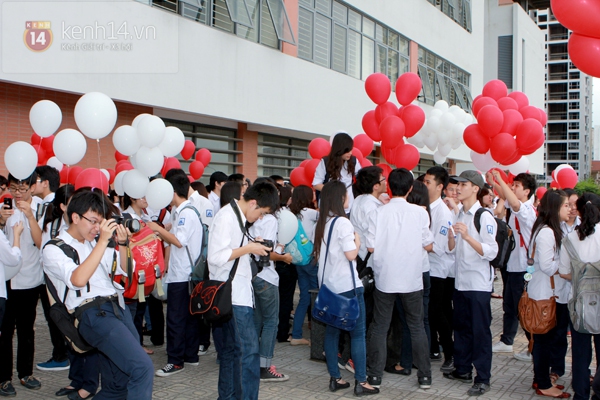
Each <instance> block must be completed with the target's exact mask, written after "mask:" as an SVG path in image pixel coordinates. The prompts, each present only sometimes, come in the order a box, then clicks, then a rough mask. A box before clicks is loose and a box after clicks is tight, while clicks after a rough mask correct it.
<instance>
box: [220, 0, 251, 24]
mask: <svg viewBox="0 0 600 400" xmlns="http://www.w3.org/2000/svg"><path fill="white" fill-rule="evenodd" d="M225 2H226V3H227V10H228V11H229V17H230V18H231V20H232V21H233V22H236V23H238V24H240V25H244V26H247V27H249V28H253V27H254V24H253V23H252V19H251V18H250V12H249V11H248V6H247V5H246V1H245V0H225Z"/></svg>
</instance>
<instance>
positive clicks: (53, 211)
mask: <svg viewBox="0 0 600 400" xmlns="http://www.w3.org/2000/svg"><path fill="white" fill-rule="evenodd" d="M74 191H75V186H73V185H69V184H67V185H64V186H61V187H59V188H58V190H57V191H56V193H54V200H52V202H51V203H50V204H48V207H46V214H45V215H44V222H42V226H43V227H44V232H47V231H48V225H49V224H50V223H51V222H52V221H54V220H55V219H59V218H62V216H63V214H64V212H63V210H62V208H60V205H61V204H64V205H65V206H66V205H67V203H68V202H69V199H70V198H71V196H72V195H73V192H74Z"/></svg>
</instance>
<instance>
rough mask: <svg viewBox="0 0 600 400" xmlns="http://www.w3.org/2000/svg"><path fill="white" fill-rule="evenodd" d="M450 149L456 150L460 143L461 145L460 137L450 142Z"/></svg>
mask: <svg viewBox="0 0 600 400" xmlns="http://www.w3.org/2000/svg"><path fill="white" fill-rule="evenodd" d="M451 145H452V150H456V149H458V148H459V147H460V146H461V145H462V139H461V138H459V139H456V140H455V141H454V142H452V144H451Z"/></svg>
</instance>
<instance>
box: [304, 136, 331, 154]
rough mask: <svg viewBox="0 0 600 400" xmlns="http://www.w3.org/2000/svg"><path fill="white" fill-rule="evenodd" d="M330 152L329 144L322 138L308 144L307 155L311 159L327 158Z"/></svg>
mask: <svg viewBox="0 0 600 400" xmlns="http://www.w3.org/2000/svg"><path fill="white" fill-rule="evenodd" d="M330 151H331V143H329V142H328V141H327V140H325V139H323V138H316V139H313V140H311V141H310V143H309V144H308V154H310V156H311V157H312V158H315V159H321V158H323V157H327V156H328V155H329V152H330Z"/></svg>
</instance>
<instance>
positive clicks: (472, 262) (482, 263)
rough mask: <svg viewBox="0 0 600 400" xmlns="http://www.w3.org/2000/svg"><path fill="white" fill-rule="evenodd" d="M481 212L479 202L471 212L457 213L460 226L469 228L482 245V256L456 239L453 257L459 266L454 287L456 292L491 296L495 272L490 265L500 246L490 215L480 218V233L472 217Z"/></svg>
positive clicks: (486, 214) (470, 232)
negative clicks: (470, 292) (463, 225)
mask: <svg viewBox="0 0 600 400" xmlns="http://www.w3.org/2000/svg"><path fill="white" fill-rule="evenodd" d="M479 208H481V204H479V202H478V201H476V202H475V204H473V206H471V208H470V209H469V210H466V211H465V209H464V207H463V208H462V210H461V211H460V213H458V218H457V222H462V223H464V224H465V225H467V228H468V231H469V236H471V237H473V238H474V239H475V240H477V241H478V242H479V243H481V249H482V250H483V255H479V253H477V252H476V251H475V249H474V248H473V247H472V246H471V245H470V244H469V243H467V242H466V241H465V240H463V238H462V236H461V235H460V234H459V235H457V236H456V239H455V240H456V241H455V243H456V246H455V248H454V257H455V265H456V278H455V281H454V287H455V288H456V290H461V291H468V290H473V291H477V292H491V291H492V285H493V284H494V272H493V268H492V266H491V265H490V261H492V260H493V259H494V258H496V255H497V254H498V243H496V229H498V225H497V224H496V220H495V219H494V217H493V216H492V214H490V213H489V212H487V211H484V212H483V213H482V214H481V220H480V222H481V232H477V228H475V223H474V221H473V217H474V216H475V213H476V212H477V210H478V209H479Z"/></svg>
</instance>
